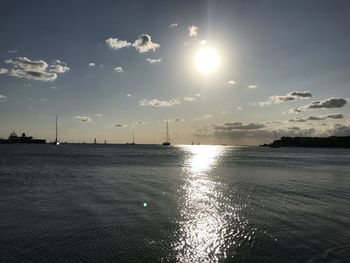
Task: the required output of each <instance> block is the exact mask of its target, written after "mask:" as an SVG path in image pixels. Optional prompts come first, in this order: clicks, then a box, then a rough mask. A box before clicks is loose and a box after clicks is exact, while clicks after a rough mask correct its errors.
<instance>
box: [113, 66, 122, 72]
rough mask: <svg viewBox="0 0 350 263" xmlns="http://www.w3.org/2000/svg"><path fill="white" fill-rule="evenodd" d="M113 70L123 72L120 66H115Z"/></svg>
mask: <svg viewBox="0 0 350 263" xmlns="http://www.w3.org/2000/svg"><path fill="white" fill-rule="evenodd" d="M114 71H115V72H118V73H122V72H124V69H123V68H122V67H115V68H114Z"/></svg>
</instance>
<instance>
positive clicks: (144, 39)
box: [132, 34, 160, 53]
mask: <svg viewBox="0 0 350 263" xmlns="http://www.w3.org/2000/svg"><path fill="white" fill-rule="evenodd" d="M132 46H133V47H134V48H136V50H137V51H138V52H139V53H146V52H148V51H150V50H153V51H156V49H157V48H159V47H160V45H159V44H157V43H153V42H152V38H151V36H150V35H148V34H141V35H140V36H139V38H138V39H137V40H135V42H134V44H132Z"/></svg>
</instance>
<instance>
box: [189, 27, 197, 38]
mask: <svg viewBox="0 0 350 263" xmlns="http://www.w3.org/2000/svg"><path fill="white" fill-rule="evenodd" d="M198 29H199V28H198V27H197V26H194V25H192V26H189V27H188V35H189V36H190V37H197V36H198Z"/></svg>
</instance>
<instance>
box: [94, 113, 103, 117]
mask: <svg viewBox="0 0 350 263" xmlns="http://www.w3.org/2000/svg"><path fill="white" fill-rule="evenodd" d="M95 116H96V117H99V118H101V117H102V116H103V115H102V114H101V113H97V114H95Z"/></svg>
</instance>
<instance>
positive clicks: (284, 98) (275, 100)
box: [256, 91, 312, 107]
mask: <svg viewBox="0 0 350 263" xmlns="http://www.w3.org/2000/svg"><path fill="white" fill-rule="evenodd" d="M311 97H312V94H311V92H310V91H292V92H289V93H288V94H287V95H273V96H271V97H270V98H269V100H268V101H260V102H257V103H256V104H257V105H259V106H263V107H264V106H270V105H271V104H279V103H283V102H288V101H293V100H297V99H308V98H311Z"/></svg>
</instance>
